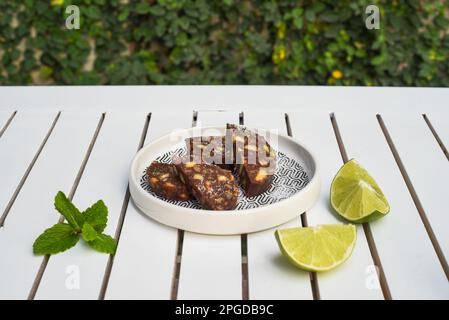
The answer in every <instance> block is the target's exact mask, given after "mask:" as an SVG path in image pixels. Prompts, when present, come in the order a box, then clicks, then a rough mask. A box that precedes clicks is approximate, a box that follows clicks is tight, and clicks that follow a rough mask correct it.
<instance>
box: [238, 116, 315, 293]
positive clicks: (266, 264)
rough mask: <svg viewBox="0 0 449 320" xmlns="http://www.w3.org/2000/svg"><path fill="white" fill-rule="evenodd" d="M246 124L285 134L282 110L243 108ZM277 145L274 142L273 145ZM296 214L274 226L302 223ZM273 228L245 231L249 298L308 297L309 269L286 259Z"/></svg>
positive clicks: (294, 225) (295, 225)
mask: <svg viewBox="0 0 449 320" xmlns="http://www.w3.org/2000/svg"><path fill="white" fill-rule="evenodd" d="M244 122H245V125H246V126H248V127H252V128H260V129H268V130H271V129H272V130H276V131H277V132H279V133H281V134H284V135H286V134H287V129H286V128H287V127H286V122H285V114H284V113H283V112H280V111H277V112H268V113H263V114H262V113H260V112H255V111H246V112H244ZM272 147H273V148H276V146H275V145H273V146H272ZM301 213H302V212H298V217H297V218H295V219H293V220H292V221H289V222H287V223H285V224H283V225H282V226H279V227H277V228H288V227H301V219H300V218H299V215H300V214H301ZM275 229H276V228H273V229H269V230H265V231H261V232H256V233H252V234H249V235H248V277H249V296H250V299H300V300H310V299H312V298H313V296H312V288H311V283H310V277H309V273H308V272H303V271H301V270H298V269H297V268H295V267H294V266H293V265H291V264H290V263H289V262H288V261H287V259H285V258H284V257H283V256H282V254H281V252H280V250H279V247H278V244H277V242H276V239H275V237H274V231H275Z"/></svg>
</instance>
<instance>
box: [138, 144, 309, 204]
mask: <svg viewBox="0 0 449 320" xmlns="http://www.w3.org/2000/svg"><path fill="white" fill-rule="evenodd" d="M185 152H186V150H185V149H184V148H179V149H176V150H174V151H170V152H166V153H164V154H163V155H161V156H159V157H157V158H156V159H155V161H158V162H162V163H170V162H171V159H172V158H173V156H174V155H178V156H182V155H183V154H185ZM148 165H150V164H148ZM145 171H146V170H145ZM145 171H144V172H142V175H141V178H140V186H141V187H142V188H143V189H144V190H146V191H147V192H149V193H150V194H151V195H153V196H154V197H156V198H159V199H161V200H164V201H166V202H169V203H171V204H175V205H177V206H180V207H185V208H192V209H202V208H201V206H200V205H199V203H198V202H197V201H196V200H190V201H176V200H167V199H165V198H163V197H160V196H158V195H157V194H155V193H154V192H153V191H152V190H151V187H150V185H149V184H148V177H147V175H146V174H145ZM308 183H309V177H308V176H307V173H306V171H305V170H304V168H303V167H302V166H301V164H299V163H298V162H297V161H296V160H295V159H293V158H290V157H288V156H287V155H285V154H284V153H282V152H279V151H278V152H277V168H276V173H275V175H274V177H273V182H272V184H271V187H270V189H268V190H267V191H266V192H264V193H263V194H261V195H258V196H255V197H250V198H248V197H246V196H245V195H244V193H243V191H242V190H241V189H240V194H239V200H238V203H237V207H236V210H243V209H252V208H258V207H261V206H266V205H269V204H273V203H276V202H279V201H281V200H283V199H287V198H289V197H291V196H292V195H294V194H295V193H297V192H298V191H300V190H301V189H303V188H304V187H305V186H306V185H307V184H308Z"/></svg>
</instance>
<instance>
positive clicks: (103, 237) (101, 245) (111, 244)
mask: <svg viewBox="0 0 449 320" xmlns="http://www.w3.org/2000/svg"><path fill="white" fill-rule="evenodd" d="M88 244H89V246H90V247H91V248H93V249H95V250H97V251H100V252H104V253H109V254H114V253H115V250H116V249H117V242H116V241H115V239H114V238H112V237H111V236H108V235H107V234H99V235H97V238H96V239H95V240H92V241H89V242H88Z"/></svg>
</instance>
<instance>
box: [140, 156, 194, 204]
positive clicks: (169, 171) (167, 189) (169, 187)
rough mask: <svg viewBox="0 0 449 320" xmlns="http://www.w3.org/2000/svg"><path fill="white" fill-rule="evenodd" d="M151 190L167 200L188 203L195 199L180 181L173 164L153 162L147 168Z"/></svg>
mask: <svg viewBox="0 0 449 320" xmlns="http://www.w3.org/2000/svg"><path fill="white" fill-rule="evenodd" d="M147 176H148V183H149V184H150V187H151V190H153V192H154V193H156V194H157V195H158V196H161V197H163V198H165V199H171V200H178V201H187V200H190V199H192V198H193V197H192V196H191V195H190V193H189V191H188V190H187V187H186V185H185V184H184V183H182V181H181V180H180V179H179V177H178V174H177V172H176V169H175V167H174V165H173V164H169V163H159V162H155V161H154V162H153V163H151V165H150V166H149V167H148V168H147Z"/></svg>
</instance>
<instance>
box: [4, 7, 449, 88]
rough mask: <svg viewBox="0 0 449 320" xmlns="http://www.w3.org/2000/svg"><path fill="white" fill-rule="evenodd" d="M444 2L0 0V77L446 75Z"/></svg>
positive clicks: (70, 80) (123, 80)
mask: <svg viewBox="0 0 449 320" xmlns="http://www.w3.org/2000/svg"><path fill="white" fill-rule="evenodd" d="M446 1H447V0H440V1H438V0H435V1H427V0H410V1H404V0H384V1H362V0H354V1H346V0H327V1H307V0H304V1H295V0H279V1H260V0H259V1H237V0H223V1H213V0H195V1H187V0H79V1H68V0H65V1H64V0H23V1H15V0H0V84H3V85H5V84H7V85H13V84H17V85H19V84H20V85H22V84H33V83H34V84H36V83H37V84H308V85H312V84H319V85H321V84H331V85H334V84H335V85H385V86H399V85H405V86H412V85H413V86H449V63H448V56H449V31H448V26H449V18H448V16H449V15H448V12H447V8H446V6H447V3H446ZM372 3H374V4H376V5H378V7H379V8H380V11H381V20H380V23H381V28H380V30H367V29H366V28H365V18H366V17H365V8H366V6H367V5H369V4H372ZM69 4H76V5H78V6H79V8H80V11H81V28H80V29H79V30H67V29H66V28H65V19H66V17H67V14H66V13H65V8H66V6H68V5H69Z"/></svg>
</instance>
